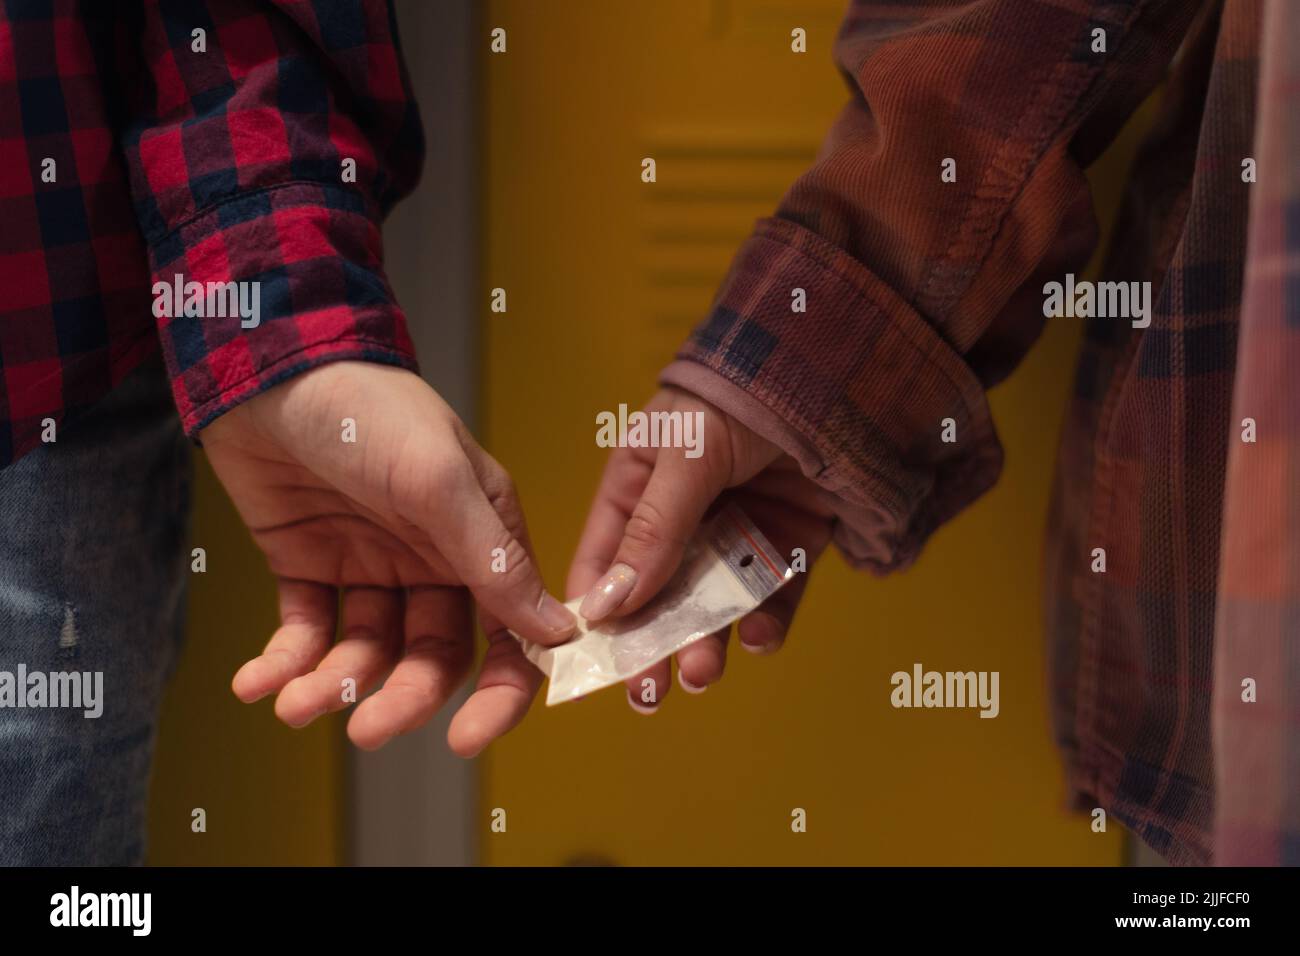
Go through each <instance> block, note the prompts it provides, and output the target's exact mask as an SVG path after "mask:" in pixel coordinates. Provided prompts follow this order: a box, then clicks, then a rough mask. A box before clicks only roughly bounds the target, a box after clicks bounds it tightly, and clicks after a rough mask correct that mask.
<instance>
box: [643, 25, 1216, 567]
mask: <svg viewBox="0 0 1300 956" xmlns="http://www.w3.org/2000/svg"><path fill="white" fill-rule="evenodd" d="M1196 7H1197V5H1196V4H1192V3H1186V2H1185V0H1128V2H1109V3H1107V2H1093V0H1067V2H1053V3H1040V2H1034V0H975V2H969V0H967V2H932V3H925V4H915V3H908V4H903V5H899V6H897V7H895V6H893V5H891V4H888V3H881V2H871V3H868V2H855V3H853V4H852V6H851V7H850V10H849V12H848V15H847V18H846V20H845V22H844V25H843V27H842V29H841V33H840V37H839V39H838V41H837V44H836V60H837V62H838V64H839V66H840V68H841V69H842V70H843V71H844V73H845V75H846V78H847V79H848V81H849V83H850V87H851V89H852V91H853V96H852V99H851V101H850V102H849V103H848V105H847V106H845V108H844V110H843V112H842V114H841V115H840V117H839V118H838V119H837V121H836V123H835V125H834V127H833V128H832V129H831V131H830V134H829V136H828V137H827V139H826V141H825V144H824V145H823V148H822V150H821V152H820V154H819V156H818V159H817V161H816V162H815V164H814V165H813V166H812V167H811V168H810V169H809V170H808V171H807V172H806V173H804V175H803V176H801V177H800V178H799V180H798V181H797V182H796V183H795V184H794V186H793V187H792V188H791V189H790V191H789V193H788V194H787V195H786V197H785V199H784V200H783V201H782V203H781V205H780V207H779V209H778V210H777V212H776V215H775V216H774V217H773V218H770V219H766V220H763V221H761V222H760V223H759V224H758V227H757V229H756V231H755V232H754V234H753V236H752V237H751V238H750V239H748V240H747V241H746V242H745V244H744V245H743V246H742V247H741V249H740V251H739V253H738V254H737V256H736V258H735V261H734V263H733V265H732V267H731V270H730V272H729V274H728V276H727V278H726V280H725V281H724V283H723V285H722V288H721V289H720V290H719V292H718V295H717V297H716V299H715V302H714V307H713V309H712V311H711V313H710V314H709V316H708V317H707V318H706V320H705V321H704V322H703V323H701V325H700V326H699V327H698V328H697V329H696V330H695V332H694V333H693V334H692V336H691V338H690V340H689V341H688V342H687V343H686V344H685V345H684V346H683V348H682V350H681V351H680V352H679V354H678V356H677V360H676V361H675V362H674V363H673V364H671V365H670V366H669V367H668V368H667V369H665V370H664V372H663V374H662V377H661V380H662V381H663V382H664V383H665V384H670V385H676V386H678V387H681V388H685V389H687V390H689V391H692V392H695V393H696V394H698V395H700V396H701V397H703V398H706V399H707V400H709V401H711V402H713V403H715V404H717V405H719V406H720V407H721V408H722V409H723V410H725V411H727V412H729V413H730V414H732V415H734V416H735V417H737V418H739V419H740V420H741V421H742V422H744V423H745V424H747V425H749V427H751V428H753V429H754V430H756V431H758V432H759V433H760V434H763V435H765V436H766V437H769V438H771V439H772V440H774V441H776V442H777V443H778V444H780V445H781V446H782V447H783V448H785V450H786V451H788V452H789V453H791V454H792V455H794V456H795V457H796V458H797V459H798V460H799V462H800V464H801V466H802V467H803V469H804V471H805V473H807V474H808V475H809V476H810V477H813V478H814V479H815V480H816V481H817V482H818V483H819V484H820V485H821V486H822V487H823V488H824V489H825V490H826V491H827V492H828V493H829V495H830V496H831V499H832V503H833V505H834V507H835V509H836V511H837V513H838V514H839V515H840V517H841V519H842V520H841V521H840V522H838V529H837V541H838V543H839V544H840V546H841V548H842V549H843V550H844V551H845V553H846V555H847V556H848V558H849V559H850V560H851V561H853V562H854V563H855V564H859V565H865V566H867V567H870V568H872V569H873V570H876V571H881V572H883V571H888V570H891V569H894V568H897V567H900V566H903V565H906V564H907V563H909V562H910V561H911V560H912V559H913V558H914V557H915V556H916V554H917V552H918V550H919V549H920V547H921V546H922V544H923V543H924V541H925V539H926V538H927V537H928V536H929V534H930V533H931V532H932V531H933V530H934V529H935V528H936V527H937V526H938V525H939V524H941V523H942V522H944V521H945V520H947V519H948V518H950V517H952V516H953V515H954V514H956V513H957V512H958V511H960V510H961V509H962V508H964V507H965V506H966V505H968V504H969V503H970V502H971V501H973V500H974V499H976V498H977V497H979V496H980V495H981V494H982V493H983V492H984V491H986V490H987V489H988V488H989V487H990V486H991V485H992V484H993V483H994V481H996V479H997V476H998V473H999V471H1000V468H1001V461H1002V451H1001V446H1000V444H999V442H998V439H997V435H996V433H995V431H994V428H993V425H992V422H991V420H990V416H989V409H988V404H987V401H986V398H985V389H986V388H988V387H989V386H990V385H992V384H994V383H996V382H997V381H999V380H1001V379H1002V378H1003V377H1005V376H1006V375H1007V374H1008V373H1009V372H1010V370H1011V369H1012V368H1014V366H1015V365H1016V363H1017V362H1019V360H1020V359H1021V357H1022V356H1023V355H1024V353H1025V351H1026V350H1027V349H1028V348H1029V346H1030V345H1031V344H1032V343H1033V341H1034V339H1035V338H1036V337H1037V335H1038V333H1039V332H1040V331H1041V328H1042V323H1043V322H1044V318H1043V315H1044V312H1043V303H1044V299H1043V291H1042V289H1043V284H1044V283H1045V282H1047V281H1050V280H1056V281H1060V280H1062V279H1063V277H1064V274H1065V273H1066V272H1067V271H1077V270H1078V269H1080V268H1082V266H1083V265H1084V264H1085V263H1086V261H1087V258H1088V255H1089V253H1090V251H1091V250H1092V248H1093V246H1094V245H1095V243H1096V232H1097V229H1096V225H1095V219H1094V217H1093V214H1092V208H1091V201H1090V196H1089V190H1088V185H1087V182H1086V180H1085V178H1084V176H1083V172H1082V170H1083V168H1084V167H1085V166H1086V165H1087V164H1088V163H1090V162H1091V161H1092V160H1093V159H1094V158H1095V157H1096V156H1097V155H1098V154H1099V153H1100V152H1101V151H1102V149H1104V147H1105V146H1106V144H1107V143H1109V142H1110V140H1111V139H1112V138H1113V136H1114V135H1115V133H1116V132H1117V131H1118V130H1119V128H1120V126H1121V125H1122V124H1123V122H1124V120H1125V119H1126V118H1127V117H1128V116H1129V115H1130V114H1131V112H1132V111H1133V109H1134V108H1135V107H1136V106H1137V105H1138V104H1139V103H1140V102H1141V101H1142V99H1143V98H1144V97H1145V96H1146V95H1147V94H1148V93H1149V92H1150V90H1151V89H1152V88H1153V87H1154V85H1155V84H1156V82H1157V81H1158V80H1159V79H1160V77H1161V75H1162V73H1163V71H1164V69H1165V67H1166V65H1167V64H1168V63H1169V61H1170V60H1171V59H1172V57H1173V54H1174V52H1175V50H1176V49H1177V46H1178V44H1179V42H1180V40H1181V38H1182V36H1183V35H1184V33H1185V32H1186V30H1187V27H1188V24H1189V22H1190V21H1191V19H1192V17H1193V15H1194V14H1195V13H1196ZM795 290H803V298H804V301H805V302H806V311H802V312H800V311H796V310H795V307H796V304H797V303H798V301H799V298H798V294H797V293H796V291H795ZM948 419H951V422H948V421H947V420H948ZM945 438H949V439H954V438H955V440H948V441H945Z"/></svg>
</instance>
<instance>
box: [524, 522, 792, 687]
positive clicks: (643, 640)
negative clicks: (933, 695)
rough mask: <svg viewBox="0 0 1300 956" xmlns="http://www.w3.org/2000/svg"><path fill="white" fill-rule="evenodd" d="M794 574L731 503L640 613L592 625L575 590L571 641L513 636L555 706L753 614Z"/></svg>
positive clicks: (624, 677)
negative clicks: (549, 643)
mask: <svg viewBox="0 0 1300 956" xmlns="http://www.w3.org/2000/svg"><path fill="white" fill-rule="evenodd" d="M792 577H794V572H793V571H791V570H790V567H789V565H787V564H786V562H785V559H784V558H782V557H781V555H780V554H778V553H777V551H776V549H775V548H773V547H772V545H771V544H770V543H769V542H768V540H767V539H766V538H765V537H763V535H762V533H761V532H760V531H759V530H758V529H757V528H756V527H754V524H753V522H752V521H750V520H749V518H748V517H747V516H746V515H745V513H744V512H743V511H741V510H740V509H739V508H738V507H736V506H735V505H727V506H725V507H724V508H722V509H721V510H720V511H718V513H717V514H715V515H714V516H713V517H712V518H711V519H710V520H708V521H707V522H705V523H704V524H703V525H701V526H700V529H699V530H698V531H697V532H696V533H695V535H694V537H692V538H691V540H690V542H689V543H688V544H687V547H686V553H685V556H684V557H683V559H682V564H681V567H680V568H678V570H677V573H676V574H675V575H673V577H672V579H671V580H669V582H668V583H667V584H666V585H664V587H663V589H662V590H661V591H660V592H659V594H657V595H656V596H655V597H654V599H653V600H651V601H650V603H649V604H647V605H646V606H645V607H643V608H641V609H640V610H639V611H637V612H636V613H634V614H631V615H629V616H628V617H624V618H619V619H617V620H611V621H606V622H602V623H599V624H596V625H594V626H591V627H588V626H587V622H586V621H585V620H583V618H582V617H581V616H580V615H577V611H578V605H579V604H581V603H582V601H581V599H580V598H578V599H574V600H572V601H570V602H569V603H568V604H567V605H566V607H568V608H569V609H570V610H572V611H573V612H574V614H575V615H577V616H578V632H577V634H576V635H574V637H573V638H572V639H571V640H570V641H569V642H568V643H566V644H561V645H560V646H558V647H543V646H541V645H539V644H533V643H531V642H529V641H525V640H523V639H522V638H519V637H518V635H515V637H516V640H518V641H519V643H520V644H521V645H522V646H523V648H524V654H525V656H527V658H528V659H529V660H530V661H532V662H533V664H535V665H536V666H537V667H538V669H539V670H541V672H542V673H543V674H545V675H546V676H547V677H548V678H549V679H550V686H549V688H548V689H547V693H546V703H547V705H548V706H553V705H555V704H562V703H564V702H565V701H569V700H576V699H577V698H579V697H582V696H584V695H586V694H590V693H591V692H592V691H595V690H600V689H601V688H602V687H609V686H611V685H613V684H618V683H621V682H623V681H625V680H627V679H628V678H631V677H635V676H636V675H637V674H640V673H642V672H643V671H645V670H646V669H647V668H649V667H651V666H652V665H654V664H657V663H658V662H659V661H662V660H664V659H665V658H667V657H670V656H671V655H673V654H675V653H677V652H678V651H680V650H681V649H682V648H683V647H686V646H687V645H689V644H692V643H694V642H695V641H698V640H699V639H700V638H702V637H705V636H707V635H709V634H712V633H713V632H715V631H719V630H721V629H722V628H724V627H726V626H728V625H729V624H731V623H732V622H733V621H736V620H738V619H740V618H741V617H743V616H744V615H746V614H748V613H749V612H750V611H752V610H753V609H754V608H756V607H758V606H759V605H760V604H762V603H763V602H764V601H765V600H767V599H768V598H769V597H771V596H772V594H774V593H775V592H776V591H777V590H778V589H779V588H780V587H781V586H782V585H784V584H785V583H786V582H787V581H789V580H790V579H791V578H792Z"/></svg>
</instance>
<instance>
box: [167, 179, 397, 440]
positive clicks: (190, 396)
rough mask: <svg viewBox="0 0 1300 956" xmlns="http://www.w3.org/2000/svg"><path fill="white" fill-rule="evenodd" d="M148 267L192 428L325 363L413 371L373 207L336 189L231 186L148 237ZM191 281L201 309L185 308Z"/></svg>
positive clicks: (175, 388)
mask: <svg viewBox="0 0 1300 956" xmlns="http://www.w3.org/2000/svg"><path fill="white" fill-rule="evenodd" d="M150 266H151V271H152V274H153V275H152V278H153V282H154V289H153V292H154V315H155V320H156V321H157V323H158V334H159V340H160V342H161V344H162V350H163V355H164V358H165V359H166V362H167V369H168V373H169V375H170V377H171V382H172V392H173V395H174V397H175V399H176V407H177V409H178V411H179V412H180V416H181V423H182V425H183V426H184V428H185V431H186V433H187V434H189V435H190V436H191V437H193V435H194V434H195V433H196V432H197V431H199V430H200V429H202V428H203V427H204V426H206V425H208V424H210V423H211V422H212V421H213V420H214V419H216V418H217V417H218V416H220V415H222V414H224V413H225V412H227V411H229V410H230V409H231V408H233V407H235V406H236V405H238V404H240V403H241V402H244V401H247V400H248V399H250V398H252V397H253V396H255V395H258V394H260V393H261V392H263V391H265V390H266V389H268V388H270V387H272V386H273V385H276V384H278V383H280V382H282V381H284V380H286V379H288V378H291V377H293V376H295V375H299V374H301V373H303V372H305V371H307V370H308V369H311V368H315V367H317V366H319V365H323V364H325V363H327V362H334V361H342V360H345V359H351V360H361V361H369V362H380V363H383V364H387V365H396V366H400V367H403V368H407V369H410V370H412V371H415V370H417V364H416V360H415V349H414V346H413V344H412V342H411V338H410V335H409V332H408V331H407V327H406V318H405V316H404V315H403V314H402V311H401V309H400V307H399V306H398V305H397V302H396V299H395V298H394V296H393V293H392V289H391V288H390V287H389V285H388V280H387V277H386V276H385V275H384V271H383V265H382V238H381V234H380V230H379V225H378V223H377V220H376V217H375V216H374V212H373V210H372V209H370V208H368V207H367V206H366V204H365V203H364V201H363V200H361V199H360V197H358V196H357V195H356V194H355V193H352V192H349V191H348V190H346V189H342V188H334V187H330V186H325V185H321V184H318V183H305V182H302V183H290V184H287V185H283V186H277V187H273V188H271V189H265V190H257V191H253V192H250V193H245V194H241V195H239V196H236V197H234V198H232V199H229V200H227V201H225V202H223V203H221V204H219V205H217V206H215V207H211V208H209V209H207V210H204V211H203V212H202V213H200V214H199V215H197V216H195V217H193V218H192V219H190V220H188V221H187V222H185V223H183V224H182V225H180V226H179V227H177V228H176V229H174V230H173V231H172V232H170V233H169V234H168V235H166V236H165V237H163V238H161V239H160V240H158V241H155V242H153V243H151V244H150ZM178 283H179V288H180V290H181V293H180V295H179V296H178V295H177V294H176V289H177V287H178ZM191 283H198V284H199V285H198V286H194V285H190V284H191ZM229 283H233V284H234V285H233V289H234V293H233V294H231V292H230V290H231V288H232V287H231V286H229V285H227V284H229ZM214 288H215V289H216V294H215V296H212V295H209V294H208V293H209V291H210V290H212V289H214ZM199 290H201V291H202V293H203V303H202V306H201V307H200V309H201V314H199V315H194V314H185V313H186V312H193V311H195V310H194V309H192V308H190V309H186V308H184V306H185V304H186V302H187V301H191V295H192V293H193V292H194V291H199ZM178 298H179V300H180V301H177V300H178ZM223 303H224V305H223ZM234 304H238V306H239V307H240V308H239V309H238V310H236V309H234V308H232V307H231V306H232V305H234ZM178 306H180V308H178Z"/></svg>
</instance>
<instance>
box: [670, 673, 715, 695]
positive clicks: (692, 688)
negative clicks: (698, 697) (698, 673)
mask: <svg viewBox="0 0 1300 956" xmlns="http://www.w3.org/2000/svg"><path fill="white" fill-rule="evenodd" d="M677 683H679V684H681V685H682V690H684V691H686V693H688V694H703V693H704V692H705V691H706V690H708V689H709V685H708V684H700V685H698V686H697V685H695V684H692V683H691V682H690V681H688V680H687V679H686V675H685V674H683V673H682V669H681V668H680V667H679V668H677Z"/></svg>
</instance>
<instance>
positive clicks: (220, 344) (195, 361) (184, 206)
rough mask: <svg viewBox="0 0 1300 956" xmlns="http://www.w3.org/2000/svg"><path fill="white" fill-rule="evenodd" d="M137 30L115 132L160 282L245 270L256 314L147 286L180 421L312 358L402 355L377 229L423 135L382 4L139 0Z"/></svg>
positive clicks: (405, 347)
mask: <svg viewBox="0 0 1300 956" xmlns="http://www.w3.org/2000/svg"><path fill="white" fill-rule="evenodd" d="M140 29H141V34H140V44H141V52H142V55H143V62H144V66H145V69H146V70H147V76H146V77H144V78H143V82H142V83H140V84H138V86H139V88H140V89H141V90H143V91H144V92H142V93H141V95H139V96H138V97H137V98H136V101H135V102H133V103H132V105H131V109H130V114H131V115H130V119H129V122H128V123H127V124H126V130H125V134H124V136H123V144H124V151H125V155H126V158H127V164H128V171H129V175H130V181H131V191H132V195H133V199H134V204H135V209H136V215H137V218H138V219H139V222H140V226H141V230H142V232H143V234H144V237H145V242H146V245H147V247H148V253H149V263H150V269H151V271H152V276H153V281H154V283H155V291H156V292H160V291H161V286H159V285H158V284H159V283H163V284H165V285H166V286H167V287H169V288H174V287H175V286H176V284H177V282H178V281H179V282H181V283H189V282H198V283H202V284H203V285H204V287H205V288H206V287H207V284H208V283H228V282H236V283H256V284H257V286H256V288H257V299H258V305H259V312H260V314H259V316H258V320H259V321H258V324H257V325H256V326H255V327H245V326H248V325H249V324H250V322H251V320H247V319H242V318H241V317H240V316H239V315H235V316H226V317H221V316H219V315H218V316H213V315H206V316H205V317H198V316H191V315H186V314H180V315H173V316H168V315H165V314H164V315H160V312H162V313H166V312H172V311H174V310H173V309H167V308H160V307H159V306H158V304H157V302H158V300H157V298H156V299H155V309H154V312H155V316H159V317H158V318H157V322H158V326H159V328H158V332H159V339H160V341H161V343H162V349H163V354H164V356H165V359H166V362H167V366H168V370H169V372H170V375H171V378H172V384H173V392H174V395H175V398H176V404H177V407H178V409H179V411H180V415H181V421H182V423H183V425H184V427H185V429H186V431H187V432H188V433H190V434H193V433H194V432H195V431H197V430H198V429H200V428H202V427H203V426H205V425H207V424H208V423H210V422H211V421H212V420H213V419H215V418H216V417H217V416H219V415H221V414H222V413H223V412H225V411H228V410H229V409H230V408H232V407H233V406H234V405H236V404H238V403H240V402H242V401H245V400H247V399H248V398H250V397H252V396H254V395H256V394H258V393H259V392H261V391H262V390H264V389H266V388H269V387H270V386H272V385H274V384H276V383H277V382H280V381H283V380H284V379H286V378H288V377H290V376H293V375H296V374H299V373H301V372H303V371H305V370H307V369H309V368H312V367H315V366H317V365H320V364H322V363H324V362H328V361H334V360H340V359H363V360H368V361H375V362H383V363H388V364H393V365H399V366H403V367H406V368H411V369H414V368H415V358H414V351H413V348H412V343H411V340H410V337H409V335H408V333H407V329H406V322H405V318H404V316H403V315H402V312H401V310H400V309H399V308H398V306H397V303H396V302H395V301H394V297H393V293H392V290H391V289H390V288H389V285H388V281H387V279H386V277H385V275H384V271H383V264H382V262H383V251H382V243H381V235H380V223H381V221H382V219H383V217H384V215H385V214H386V213H387V211H388V209H389V208H390V207H391V206H392V204H393V203H394V202H395V201H396V200H397V199H398V198H400V197H401V196H402V195H404V194H405V193H406V192H408V191H409V190H410V189H411V188H412V187H413V185H414V183H415V181H416V179H417V178H418V174H419V168H420V163H421V160H422V151H423V142H422V134H421V130H420V125H419V119H418V114H417V112H416V108H415V104H414V102H413V99H412V96H411V92H410V87H409V83H408V79H407V75H406V70H405V66H404V64H403V61H402V57H401V53H400V49H399V46H398V39H397V32H396V23H395V19H394V15H393V11H392V9H391V8H390V5H389V4H388V3H387V2H384V0H337V2H335V0H331V2H329V3H322V2H310V0H276V2H254V0H203V2H199V0H194V2H168V0H149V2H146V3H145V4H144V5H143V22H142V23H141V25H140ZM347 161H351V162H347ZM353 165H355V177H353V176H351V175H345V169H348V170H350V169H351V168H352V167H353ZM178 276H179V277H181V278H180V279H179V280H178V279H177V277H178ZM247 288H250V289H251V288H252V287H251V286H248V287H247ZM250 301H251V299H250Z"/></svg>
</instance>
